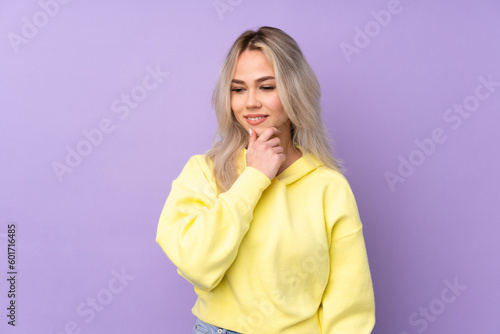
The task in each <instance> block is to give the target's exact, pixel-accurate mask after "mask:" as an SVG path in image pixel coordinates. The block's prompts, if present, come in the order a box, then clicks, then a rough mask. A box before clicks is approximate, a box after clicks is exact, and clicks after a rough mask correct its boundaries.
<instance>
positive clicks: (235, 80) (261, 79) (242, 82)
mask: <svg viewBox="0 0 500 334" xmlns="http://www.w3.org/2000/svg"><path fill="white" fill-rule="evenodd" d="M267 80H274V77H273V76H271V75H269V76H267V77H262V78H258V79H255V82H263V81H267ZM231 82H232V83H236V84H240V85H243V84H244V83H245V81H242V80H238V79H233V80H231Z"/></svg>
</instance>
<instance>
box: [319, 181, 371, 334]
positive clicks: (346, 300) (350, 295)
mask: <svg viewBox="0 0 500 334" xmlns="http://www.w3.org/2000/svg"><path fill="white" fill-rule="evenodd" d="M343 183H344V186H343V187H340V185H339V187H336V188H337V190H335V194H334V195H333V197H329V199H328V200H327V201H328V202H330V203H334V204H333V205H331V210H330V211H329V212H328V214H329V215H330V218H331V219H333V221H334V222H335V223H334V226H333V228H332V234H331V244H330V251H329V253H330V277H329V279H328V283H327V286H326V289H325V292H324V294H323V300H322V302H321V306H320V310H319V313H320V323H321V329H322V333H325V334H330V333H346V334H350V333H352V334H368V333H371V331H372V330H373V326H374V324H375V301H374V295H373V286H372V280H371V275H370V269H369V266H368V258H367V254H366V247H365V242H364V238H363V230H362V225H361V220H360V218H359V214H358V210H357V207H356V202H355V200H354V196H353V195H352V192H351V190H350V188H349V185H348V184H347V181H345V182H343ZM328 202H327V203H328Z"/></svg>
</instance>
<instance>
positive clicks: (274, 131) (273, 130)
mask: <svg viewBox="0 0 500 334" xmlns="http://www.w3.org/2000/svg"><path fill="white" fill-rule="evenodd" d="M280 133H281V130H280V129H278V128H277V127H275V126H272V127H270V128H267V129H265V130H264V132H262V134H261V135H260V136H259V138H258V139H259V140H260V141H262V142H266V141H268V140H269V139H270V138H271V137H272V136H275V135H276V136H277V135H279V134H280Z"/></svg>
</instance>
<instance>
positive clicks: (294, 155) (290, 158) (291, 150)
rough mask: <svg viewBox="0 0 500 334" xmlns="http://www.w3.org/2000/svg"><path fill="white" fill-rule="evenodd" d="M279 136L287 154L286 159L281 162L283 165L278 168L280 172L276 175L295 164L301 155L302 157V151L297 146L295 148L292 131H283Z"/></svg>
mask: <svg viewBox="0 0 500 334" xmlns="http://www.w3.org/2000/svg"><path fill="white" fill-rule="evenodd" d="M279 138H280V141H281V146H282V147H283V153H284V154H285V156H286V159H285V161H283V163H282V164H281V167H280V168H279V169H278V172H277V173H276V175H278V174H280V173H281V172H283V171H284V170H285V169H287V168H288V167H289V166H290V165H291V164H293V163H294V162H295V161H297V160H298V159H299V158H300V157H302V153H301V152H300V151H299V150H298V149H297V148H295V146H294V145H293V142H292V139H291V134H290V132H288V133H283V132H282V133H281V135H280V136H279Z"/></svg>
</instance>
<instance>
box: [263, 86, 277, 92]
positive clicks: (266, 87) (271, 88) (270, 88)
mask: <svg viewBox="0 0 500 334" xmlns="http://www.w3.org/2000/svg"><path fill="white" fill-rule="evenodd" d="M275 88H276V87H274V86H262V87H261V89H262V90H267V91H269V90H273V89H275Z"/></svg>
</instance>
